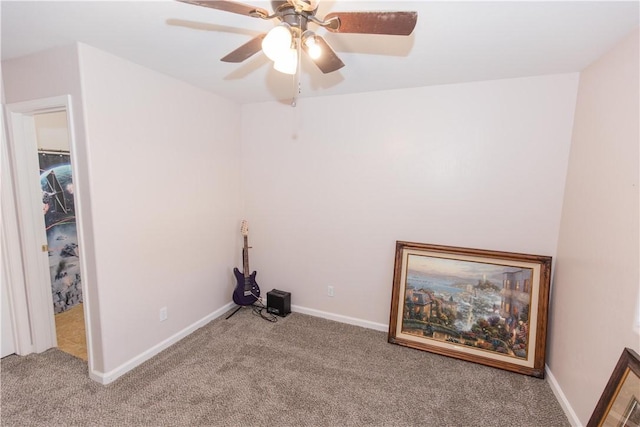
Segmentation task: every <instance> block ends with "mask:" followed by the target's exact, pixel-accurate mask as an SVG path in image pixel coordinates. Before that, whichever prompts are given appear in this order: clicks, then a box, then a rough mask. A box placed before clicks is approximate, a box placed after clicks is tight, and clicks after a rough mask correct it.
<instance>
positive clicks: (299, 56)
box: [291, 16, 302, 107]
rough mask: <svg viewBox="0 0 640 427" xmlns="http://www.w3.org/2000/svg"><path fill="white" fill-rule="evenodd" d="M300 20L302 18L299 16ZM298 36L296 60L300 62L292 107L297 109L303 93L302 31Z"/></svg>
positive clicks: (294, 85) (295, 78)
mask: <svg viewBox="0 0 640 427" xmlns="http://www.w3.org/2000/svg"><path fill="white" fill-rule="evenodd" d="M298 19H300V16H298ZM298 28H300V27H298ZM296 36H297V37H296V56H297V58H296V59H297V60H298V66H297V67H296V74H295V76H294V78H293V99H292V100H291V106H292V107H295V106H296V105H297V103H298V95H299V94H300V92H301V91H302V89H301V87H300V74H301V70H300V69H301V68H302V31H298V32H297V34H296Z"/></svg>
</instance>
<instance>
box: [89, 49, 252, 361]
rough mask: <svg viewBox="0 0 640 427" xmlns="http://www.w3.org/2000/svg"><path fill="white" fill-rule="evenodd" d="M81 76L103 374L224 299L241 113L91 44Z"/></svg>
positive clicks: (235, 219) (232, 244)
mask: <svg viewBox="0 0 640 427" xmlns="http://www.w3.org/2000/svg"><path fill="white" fill-rule="evenodd" d="M80 67H81V74H82V89H83V97H84V110H85V120H86V124H87V139H88V141H89V145H90V156H89V165H88V166H89V169H90V175H91V180H90V184H91V193H92V195H93V212H94V223H95V224H96V226H95V229H94V234H95V241H94V245H95V248H96V258H97V259H98V260H99V261H100V262H99V264H98V265H97V266H96V267H97V279H98V288H99V293H100V304H101V316H102V340H103V346H104V349H105V354H104V369H105V373H108V372H110V371H112V370H114V369H115V370H117V369H119V367H121V366H123V365H127V364H129V363H130V362H131V360H132V359H133V358H135V357H137V356H139V355H140V354H143V353H144V352H145V351H148V350H149V349H150V348H152V347H153V346H156V345H157V344H158V343H161V342H163V341H164V340H167V339H168V338H169V337H172V336H173V335H174V334H177V333H179V332H180V331H182V330H184V329H185V328H187V327H189V326H190V325H192V324H194V323H196V322H197V321H199V320H201V319H203V318H205V317H206V316H208V315H210V314H211V313H212V312H214V311H215V310H216V309H219V308H221V307H222V306H224V305H225V304H226V303H228V302H229V301H230V299H231V293H232V290H233V286H234V282H233V281H232V275H231V268H232V266H234V265H235V264H236V263H237V260H238V259H239V253H240V243H239V242H240V233H239V227H240V215H239V213H240V191H239V189H240V184H239V180H240V141H239V134H240V132H239V116H240V111H239V107H237V106H236V105H235V104H233V103H231V102H229V101H225V100H223V99H222V98H220V97H218V96H215V95H213V94H211V93H209V92H206V91H204V90H201V89H197V88H195V87H193V86H190V85H188V84H186V83H183V82H180V81H178V80H175V79H173V78H170V77H167V76H165V75H162V74H159V73H157V72H154V71H151V70H149V69H146V68H143V67H140V66H138V65H135V64H133V63H130V62H127V61H125V60H122V59H120V58H117V57H115V56H113V55H110V54H107V53H105V52H102V51H100V50H97V49H94V48H92V47H89V46H86V45H81V46H80ZM161 307H167V310H168V319H167V320H166V321H164V322H160V321H159V311H160V308H161Z"/></svg>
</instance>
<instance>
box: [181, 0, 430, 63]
mask: <svg viewBox="0 0 640 427" xmlns="http://www.w3.org/2000/svg"><path fill="white" fill-rule="evenodd" d="M177 1H180V2H182V3H188V4H193V5H196V6H204V7H208V8H211V9H218V10H222V11H226V12H231V13H237V14H240V15H245V16H249V17H252V18H260V19H267V20H270V19H278V20H279V21H280V23H279V24H278V25H277V26H275V27H274V28H272V29H271V30H270V31H269V32H268V33H263V34H259V35H257V36H256V37H254V38H253V39H251V40H249V41H248V42H247V43H245V44H243V45H242V46H240V47H239V48H237V49H236V50H234V51H232V52H231V53H229V54H228V55H226V56H225V57H223V58H222V59H221V61H223V62H235V63H239V62H242V61H244V60H246V59H248V58H249V57H251V56H253V55H254V54H255V53H257V52H259V51H260V50H262V51H263V52H264V53H265V55H267V57H269V59H271V60H272V61H274V68H275V69H276V70H278V71H280V72H283V73H286V74H295V73H296V72H297V70H298V61H299V59H300V50H303V51H304V52H305V53H306V54H307V55H309V57H310V58H311V60H312V61H313V62H314V63H315V64H316V65H317V66H318V68H319V69H320V70H321V71H322V72H323V73H325V74H326V73H331V72H334V71H336V70H339V69H340V68H342V67H344V63H343V62H342V60H341V59H340V58H339V57H338V55H337V54H336V53H335V52H334V50H333V49H332V48H331V46H329V44H328V43H327V42H326V40H325V39H324V38H322V37H321V36H319V35H317V34H316V33H315V32H313V31H311V30H309V29H308V28H307V26H308V24H309V23H313V24H316V25H318V26H320V27H324V28H326V29H327V30H328V31H330V32H333V33H359V34H386V35H398V36H408V35H410V34H411V33H412V32H413V29H414V28H415V26H416V22H417V20H418V13H417V12H390V11H384V12H373V11H370V12H335V13H329V14H328V15H325V16H324V19H321V18H319V17H317V16H316V11H317V9H318V1H319V0H272V1H271V7H272V8H273V11H274V12H273V13H272V14H270V13H269V12H268V11H267V10H265V9H262V8H259V7H254V6H251V5H247V4H243V3H238V2H235V1H230V0H210V1H207V0H177Z"/></svg>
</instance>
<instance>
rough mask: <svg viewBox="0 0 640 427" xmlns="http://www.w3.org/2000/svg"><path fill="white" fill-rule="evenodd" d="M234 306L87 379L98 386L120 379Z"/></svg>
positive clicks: (232, 304) (218, 310) (227, 307)
mask: <svg viewBox="0 0 640 427" xmlns="http://www.w3.org/2000/svg"><path fill="white" fill-rule="evenodd" d="M234 305H235V304H234V303H233V302H229V303H227V304H225V305H224V306H222V307H220V308H219V309H217V310H216V311H214V312H213V313H211V314H209V315H207V316H205V317H203V318H202V319H200V320H198V321H197V322H195V323H193V324H191V325H189V326H187V327H186V328H184V329H183V330H181V331H179V332H178V333H176V334H174V335H172V336H170V337H169V338H167V339H166V340H164V341H162V342H161V343H159V344H157V345H155V346H153V347H151V348H150V349H149V350H147V351H145V352H144V353H141V354H139V355H138V356H136V357H134V358H133V359H131V360H129V361H128V362H125V363H123V364H122V365H120V366H118V367H117V368H116V369H113V370H111V371H109V372H107V373H104V372H99V371H90V372H89V377H90V378H91V379H92V380H94V381H96V382H98V383H100V384H104V385H106V384H109V383H111V382H113V381H115V380H116V379H117V378H119V377H121V376H122V375H124V374H126V373H127V372H129V371H130V370H132V369H133V368H135V367H136V366H138V365H140V364H142V363H144V362H146V361H147V360H149V359H151V358H152V357H153V356H155V355H156V354H158V353H160V352H161V351H162V350H165V349H167V348H169V347H171V346H172V345H173V344H175V343H177V342H178V341H180V340H181V339H182V338H184V337H186V336H187V335H189V334H191V333H192V332H193V331H195V330H196V329H198V328H201V327H202V326H204V325H206V324H207V323H209V322H211V321H212V320H214V319H216V318H218V317H220V316H222V315H223V314H225V313H226V312H227V311H229V309H231V308H232V307H233V306H234Z"/></svg>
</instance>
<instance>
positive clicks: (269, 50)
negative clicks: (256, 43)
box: [262, 22, 293, 62]
mask: <svg viewBox="0 0 640 427" xmlns="http://www.w3.org/2000/svg"><path fill="white" fill-rule="evenodd" d="M292 41H293V35H292V34H291V27H290V26H289V24H287V23H286V22H283V23H281V24H279V25H277V26H275V27H273V28H272V29H271V30H269V32H268V33H267V35H266V36H265V38H264V39H263V40H262V51H263V52H264V54H265V55H267V58H269V59H270V60H272V61H274V62H277V61H279V60H280V59H281V58H283V57H284V56H285V55H287V53H286V52H287V51H288V50H290V49H291V42H292Z"/></svg>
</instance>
